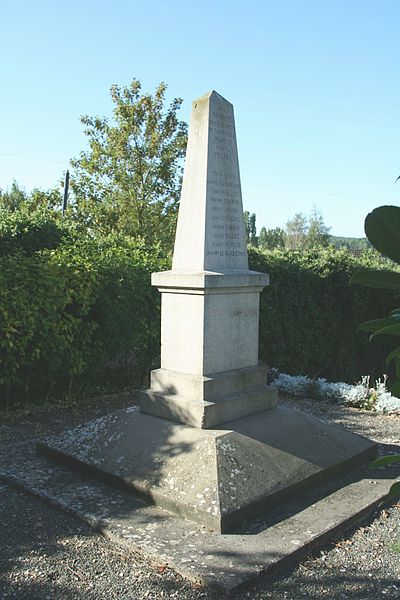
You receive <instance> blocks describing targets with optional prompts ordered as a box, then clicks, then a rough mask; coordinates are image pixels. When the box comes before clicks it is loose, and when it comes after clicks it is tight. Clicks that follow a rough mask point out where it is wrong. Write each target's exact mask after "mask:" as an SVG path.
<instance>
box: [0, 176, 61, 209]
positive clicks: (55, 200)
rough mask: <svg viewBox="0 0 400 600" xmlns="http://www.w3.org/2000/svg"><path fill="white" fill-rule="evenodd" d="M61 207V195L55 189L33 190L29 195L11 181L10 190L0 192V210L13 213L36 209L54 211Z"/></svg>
mask: <svg viewBox="0 0 400 600" xmlns="http://www.w3.org/2000/svg"><path fill="white" fill-rule="evenodd" d="M58 207H61V193H60V191H59V190H58V189H57V188H53V189H50V190H47V191H44V190H40V189H38V188H35V189H33V190H32V192H31V193H30V194H27V193H26V191H25V190H24V189H23V188H21V187H20V186H19V184H18V183H17V182H16V181H13V183H12V185H11V189H10V190H6V191H5V192H3V191H2V190H0V208H5V209H7V210H8V211H12V212H15V211H17V210H21V209H25V210H27V211H32V210H35V209H37V208H49V209H54V208H58Z"/></svg>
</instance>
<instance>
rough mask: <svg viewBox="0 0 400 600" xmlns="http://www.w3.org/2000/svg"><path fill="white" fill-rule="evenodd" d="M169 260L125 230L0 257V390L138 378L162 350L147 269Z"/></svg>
mask: <svg viewBox="0 0 400 600" xmlns="http://www.w3.org/2000/svg"><path fill="white" fill-rule="evenodd" d="M167 267H168V264H167V263H166V261H165V260H164V259H162V258H161V257H160V255H159V253H158V252H157V251H156V250H153V251H149V250H147V249H146V247H145V246H144V244H143V243H142V242H135V241H132V240H129V239H127V238H125V237H123V236H109V237H107V238H104V239H102V240H90V239H82V238H81V239H80V240H77V239H76V240H75V241H74V242H73V243H71V242H69V243H62V244H60V245H59V246H58V247H57V248H56V249H54V250H44V251H42V252H41V253H36V254H34V255H33V256H31V257H28V256H25V255H23V254H22V253H21V252H20V253H15V254H12V255H6V256H3V257H0V397H1V398H3V400H4V401H5V400H7V399H8V401H9V402H10V401H11V398H12V400H13V401H16V400H17V399H23V398H24V397H29V399H30V400H32V399H33V398H34V397H45V396H48V395H49V394H50V393H54V394H58V393H65V392H66V390H68V389H70V390H77V389H80V388H81V387H82V386H83V385H86V386H89V387H90V386H94V385H99V384H110V381H111V382H112V377H116V376H118V385H119V387H123V386H124V385H128V384H130V385H133V384H134V383H136V384H137V383H138V382H140V381H141V379H142V377H143V373H144V371H145V370H146V369H148V368H149V367H150V366H151V363H152V361H153V360H154V357H156V356H157V355H158V352H159V294H158V293H157V291H156V290H155V289H154V288H152V287H151V286H150V273H151V272H153V271H156V270H158V269H160V268H161V269H166V268H167Z"/></svg>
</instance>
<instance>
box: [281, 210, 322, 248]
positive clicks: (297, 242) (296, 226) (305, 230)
mask: <svg viewBox="0 0 400 600" xmlns="http://www.w3.org/2000/svg"><path fill="white" fill-rule="evenodd" d="M329 229H330V227H327V226H326V225H325V222H324V219H323V216H322V214H321V212H320V211H319V210H318V209H317V208H316V207H314V208H313V210H312V212H311V215H310V216H309V217H308V218H307V217H306V216H305V215H304V214H303V213H301V212H299V213H296V214H295V215H294V217H293V219H290V220H289V221H288V222H287V223H286V230H285V247H286V248H288V249H289V250H306V249H308V250H310V249H312V248H316V247H318V246H328V244H329Z"/></svg>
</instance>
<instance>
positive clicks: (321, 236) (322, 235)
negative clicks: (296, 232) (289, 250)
mask: <svg viewBox="0 0 400 600" xmlns="http://www.w3.org/2000/svg"><path fill="white" fill-rule="evenodd" d="M329 230H330V227H327V226H326V225H325V223H324V219H323V216H322V214H321V212H320V211H319V210H318V209H317V208H316V207H314V208H313V210H312V212H311V215H310V217H309V219H308V231H307V239H306V248H315V247H316V246H327V245H328V244H329Z"/></svg>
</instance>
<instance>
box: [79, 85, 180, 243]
mask: <svg viewBox="0 0 400 600" xmlns="http://www.w3.org/2000/svg"><path fill="white" fill-rule="evenodd" d="M166 87H167V86H166V85H165V83H160V85H159V86H158V87H157V88H156V90H155V93H154V95H151V94H143V93H141V84H140V82H139V81H138V80H136V79H133V81H132V83H131V84H130V85H129V86H127V87H122V88H121V87H119V86H117V85H113V86H112V87H111V98H112V101H113V103H114V105H115V106H114V110H113V119H112V121H110V120H109V119H108V118H107V117H103V118H101V117H89V116H84V117H82V118H81V122H82V123H83V125H84V126H85V130H84V131H85V134H86V135H87V136H88V139H89V147H90V148H89V150H87V151H84V152H82V153H81V154H80V156H79V157H78V158H76V159H73V160H71V164H72V168H73V171H72V176H71V187H72V190H73V193H74V197H75V209H76V211H77V214H78V216H79V217H80V218H81V219H83V220H84V221H85V222H86V223H87V225H89V226H90V227H91V228H93V229H100V230H103V231H106V232H109V231H113V230H114V231H121V232H123V233H125V234H128V235H132V236H141V237H143V238H144V239H145V240H146V241H147V242H149V243H150V244H152V243H154V242H157V241H159V242H161V243H162V244H163V245H164V247H166V248H168V249H171V248H172V243H173V236H174V231H175V224H176V216H177V209H178V204H179V196H180V190H181V182H182V165H181V159H182V158H183V157H184V155H185V151H186V144H187V124H186V123H185V122H183V121H180V120H178V117H177V112H178V110H179V108H180V106H181V104H182V100H181V99H180V98H175V99H174V100H173V101H172V102H171V104H170V106H169V107H167V108H166V107H165V92H166Z"/></svg>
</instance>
